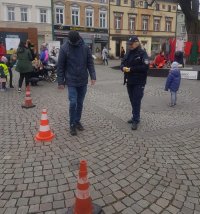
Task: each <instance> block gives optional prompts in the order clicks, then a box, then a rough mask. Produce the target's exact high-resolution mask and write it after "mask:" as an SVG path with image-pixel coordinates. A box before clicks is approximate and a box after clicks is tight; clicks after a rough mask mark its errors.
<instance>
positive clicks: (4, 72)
mask: <svg viewBox="0 0 200 214" xmlns="http://www.w3.org/2000/svg"><path fill="white" fill-rule="evenodd" d="M7 62H8V59H7V58H6V57H5V56H2V57H1V59H0V79H1V91H6V81H7V80H8V77H9V71H8V67H7V65H6V64H7Z"/></svg>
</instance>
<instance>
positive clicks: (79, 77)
mask: <svg viewBox="0 0 200 214" xmlns="http://www.w3.org/2000/svg"><path fill="white" fill-rule="evenodd" d="M68 36H69V40H68V41H66V42H65V43H64V44H63V45H62V46H61V49H60V53H59V58H58V69H57V76H58V88H59V89H64V87H65V84H66V85H67V88H68V98H69V101H70V104H69V115H70V133H71V135H77V129H78V130H80V131H82V130H84V128H83V126H82V124H81V122H80V120H81V115H82V109H83V101H84V98H85V95H86V91H87V84H88V76H89V75H90V78H91V85H94V84H95V81H96V73H95V68H94V62H93V58H92V53H91V50H90V49H89V47H88V46H87V45H85V44H84V41H83V39H82V38H81V37H80V35H79V33H78V32H77V31H70V32H69V35H68ZM88 73H89V74H88Z"/></svg>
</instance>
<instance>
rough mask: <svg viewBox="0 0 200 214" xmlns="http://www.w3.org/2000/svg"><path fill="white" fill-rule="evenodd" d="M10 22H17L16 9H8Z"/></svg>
mask: <svg viewBox="0 0 200 214" xmlns="http://www.w3.org/2000/svg"><path fill="white" fill-rule="evenodd" d="M8 21H15V8H14V7H8Z"/></svg>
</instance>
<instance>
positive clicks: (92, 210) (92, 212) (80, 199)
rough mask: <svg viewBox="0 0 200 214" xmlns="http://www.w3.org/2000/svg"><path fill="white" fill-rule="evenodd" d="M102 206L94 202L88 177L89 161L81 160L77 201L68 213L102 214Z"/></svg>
mask: <svg viewBox="0 0 200 214" xmlns="http://www.w3.org/2000/svg"><path fill="white" fill-rule="evenodd" d="M101 212H102V208H101V207H100V206H98V205H96V204H93V203H92V199H91V197H90V191H89V182H88V178H87V161H85V160H82V161H80V169H79V176H78V184H77V191H76V201H75V205H74V207H71V208H69V210H68V211H67V214H101Z"/></svg>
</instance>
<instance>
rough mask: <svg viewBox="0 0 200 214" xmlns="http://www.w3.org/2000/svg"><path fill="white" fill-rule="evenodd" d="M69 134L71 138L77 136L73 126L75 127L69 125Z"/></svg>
mask: <svg viewBox="0 0 200 214" xmlns="http://www.w3.org/2000/svg"><path fill="white" fill-rule="evenodd" d="M70 134H71V135H72V136H75V135H77V131H76V126H75V125H71V126H70Z"/></svg>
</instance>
